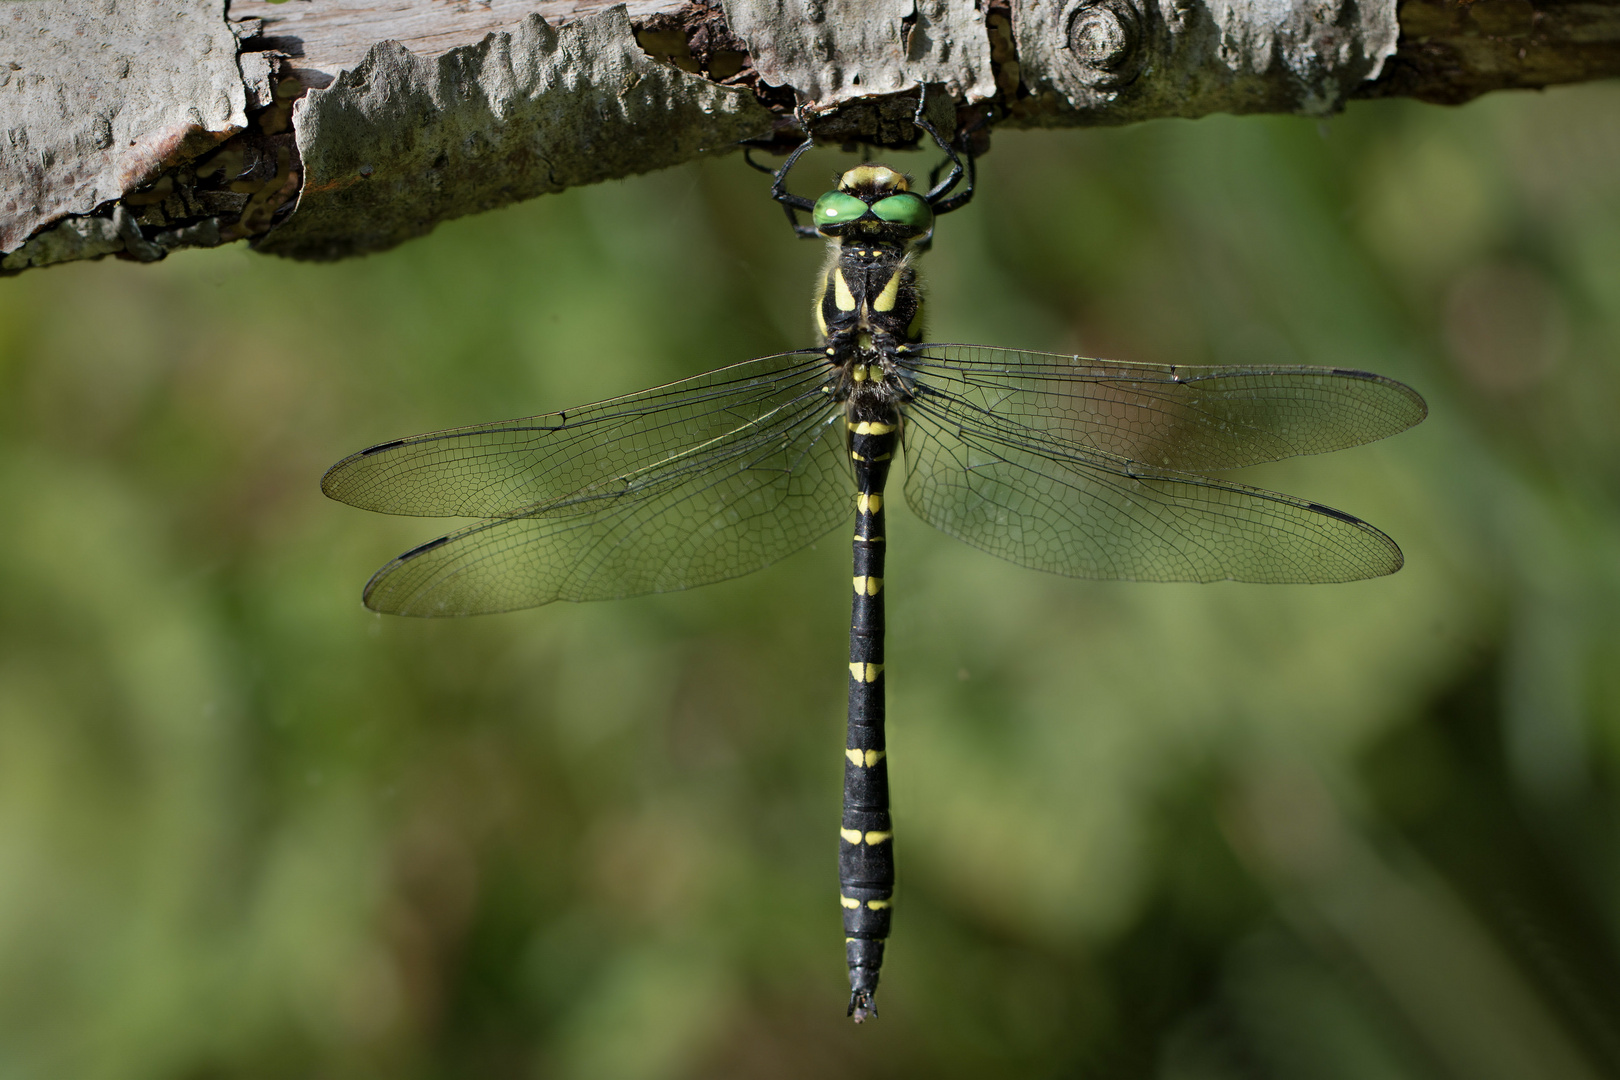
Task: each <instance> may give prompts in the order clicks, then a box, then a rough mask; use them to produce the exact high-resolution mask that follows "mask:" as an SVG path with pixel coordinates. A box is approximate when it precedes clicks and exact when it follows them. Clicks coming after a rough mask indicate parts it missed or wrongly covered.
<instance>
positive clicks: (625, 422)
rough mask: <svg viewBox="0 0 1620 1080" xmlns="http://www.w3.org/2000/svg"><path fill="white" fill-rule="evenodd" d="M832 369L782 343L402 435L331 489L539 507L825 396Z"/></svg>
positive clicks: (380, 507)
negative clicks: (737, 359) (579, 397)
mask: <svg viewBox="0 0 1620 1080" xmlns="http://www.w3.org/2000/svg"><path fill="white" fill-rule="evenodd" d="M828 374H829V371H828V365H827V362H826V359H825V357H824V356H823V355H822V354H821V353H819V352H813V351H812V352H794V353H782V354H780V355H777V356H767V357H764V358H762V359H759V360H750V361H748V362H746V363H742V364H734V365H732V366H731V367H725V368H720V369H719V370H716V371H711V372H708V373H707V374H704V375H699V376H697V377H696V378H692V379H686V380H684V381H682V382H677V383H671V384H669V385H668V386H660V387H655V388H654V389H651V390H643V391H641V392H640V393H636V394H631V395H629V396H627V397H621V398H614V399H612V400H610V401H603V402H598V403H597V404H595V405H586V406H584V407H582V408H579V409H571V410H569V411H567V412H560V413H549V414H547V415H545V416H531V417H527V418H525V419H521V420H507V421H502V422H500V423H496V424H480V425H478V426H476V427H465V428H455V429H452V430H449V431H438V432H433V433H431V434H428V435H417V436H414V437H412V438H409V439H397V440H395V441H393V442H387V443H382V444H379V445H377V446H373V447H370V448H368V449H365V450H362V451H360V452H359V453H358V454H352V455H350V456H349V457H347V458H344V459H343V460H342V461H340V462H338V463H337V464H336V465H334V466H332V468H330V469H329V470H327V473H326V476H325V477H324V478H323V479H322V480H321V490H322V491H324V492H325V493H326V494H327V495H329V496H330V497H332V498H334V499H337V500H338V501H339V502H345V503H348V504H350V505H351V506H358V507H360V508H361V509H364V510H376V511H379V512H381V513H385V514H410V515H418V516H422V517H484V518H493V517H506V516H510V515H514V514H520V513H528V512H532V511H533V510H535V509H539V508H543V507H545V506H547V505H550V504H552V503H555V502H557V501H559V500H564V499H568V498H570V497H574V496H584V495H588V494H589V493H591V492H593V491H611V490H614V489H616V488H622V487H623V486H624V478H625V477H627V476H631V475H634V474H637V473H639V472H641V471H643V470H646V469H650V468H657V467H659V465H660V463H662V462H664V461H665V460H666V459H668V458H671V457H672V456H674V455H679V454H682V453H688V452H691V451H692V449H693V448H694V447H702V446H704V445H706V444H708V443H710V442H712V441H713V440H716V439H723V438H725V437H726V436H727V435H728V434H729V433H731V432H733V431H735V430H737V429H739V428H743V427H746V425H748V424H749V423H751V422H752V421H754V420H755V419H757V418H758V417H760V416H761V415H764V414H768V413H770V412H771V411H772V410H773V409H777V408H781V407H783V406H784V405H786V404H787V403H789V402H793V401H798V400H801V399H814V398H815V397H816V396H817V395H818V393H819V390H820V386H821V384H822V383H823V382H825V381H826V379H827V376H828Z"/></svg>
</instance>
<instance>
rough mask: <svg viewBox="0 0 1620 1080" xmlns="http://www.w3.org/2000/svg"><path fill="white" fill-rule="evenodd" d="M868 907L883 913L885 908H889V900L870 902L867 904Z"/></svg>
mask: <svg viewBox="0 0 1620 1080" xmlns="http://www.w3.org/2000/svg"><path fill="white" fill-rule="evenodd" d="M866 906H867V907H869V908H871V909H872V910H873V911H882V910H883V909H884V908H886V907H888V906H889V901H887V900H868V901H867V902H866Z"/></svg>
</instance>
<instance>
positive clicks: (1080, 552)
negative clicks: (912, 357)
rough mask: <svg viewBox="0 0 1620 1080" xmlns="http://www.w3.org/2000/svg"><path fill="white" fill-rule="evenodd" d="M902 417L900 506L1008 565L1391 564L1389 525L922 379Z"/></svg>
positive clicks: (1363, 568)
mask: <svg viewBox="0 0 1620 1080" xmlns="http://www.w3.org/2000/svg"><path fill="white" fill-rule="evenodd" d="M1015 415H1016V414H1015ZM907 418H908V424H907V427H906V436H905V457H906V481H905V493H906V501H907V502H908V503H909V504H910V505H911V507H912V509H913V510H915V511H916V513H917V515H918V516H919V517H921V518H922V519H923V520H924V521H927V522H928V523H929V524H930V525H933V526H934V527H935V528H937V529H939V530H941V531H942V532H945V533H948V534H949V535H951V536H954V537H956V538H957V539H959V540H962V541H963V542H965V543H967V544H970V545H972V546H973V547H976V548H979V549H980V550H983V551H987V552H989V553H990V554H992V555H996V556H999V557H1001V558H1003V559H1007V560H1009V561H1011V562H1015V563H1018V564H1019V565H1021V566H1028V567H1032V568H1034V569H1037V570H1046V571H1050V572H1052V573H1056V574H1063V575H1065V576H1068V577H1082V578H1105V579H1114V580H1126V581H1220V580H1234V581H1252V582H1273V583H1280V582H1332V581H1354V580H1357V579H1360V578H1368V577H1378V576H1380V575H1383V574H1391V573H1394V572H1395V571H1396V570H1398V569H1400V567H1401V553H1400V549H1399V548H1397V547H1396V546H1395V544H1394V542H1393V541H1392V540H1390V539H1389V537H1387V536H1385V535H1384V534H1383V533H1381V532H1379V531H1378V530H1377V529H1375V528H1373V527H1372V526H1370V525H1368V524H1366V523H1365V522H1363V521H1359V520H1357V519H1356V518H1353V517H1350V516H1349V515H1347V514H1342V513H1340V512H1339V511H1337V510H1332V509H1330V508H1328V507H1325V506H1320V505H1318V504H1316V503H1310V502H1305V501H1303V500H1300V499H1295V498H1292V497H1290V496H1287V495H1279V494H1276V493H1274V492H1269V491H1262V490H1260V489H1258V488H1251V487H1245V486H1243V485H1241V484H1234V483H1229V482H1227V481H1224V480H1215V479H1211V478H1208V477H1202V476H1196V475H1192V474H1189V473H1184V472H1179V471H1176V470H1172V469H1165V468H1160V467H1156V466H1152V465H1146V464H1143V463H1141V462H1138V461H1131V460H1129V459H1127V458H1124V457H1121V456H1119V455H1117V454H1109V453H1104V452H1102V451H1099V450H1095V449H1092V448H1091V447H1090V446H1087V445H1083V444H1080V443H1076V442H1074V441H1071V440H1070V439H1068V438H1065V437H1062V436H1060V435H1057V434H1053V433H1052V432H1050V431H1046V430H1041V429H1039V428H1035V427H1030V426H1028V425H1026V424H1025V423H1023V421H1022V417H1021V416H1017V418H1015V417H1008V416H1002V415H998V414H996V413H994V412H991V411H988V410H986V409H984V408H982V407H980V406H979V405H977V404H971V405H970V404H969V403H967V402H965V401H964V400H963V399H960V398H953V397H950V396H949V395H947V394H945V393H943V392H939V391H934V390H933V389H931V388H928V387H920V388H919V393H918V397H917V400H916V401H914V402H913V403H912V405H911V408H910V409H909V410H908V411H907ZM1097 430H1098V431H1100V432H1101V433H1103V434H1104V435H1106V434H1108V433H1111V432H1117V431H1118V430H1120V429H1119V428H1118V427H1110V426H1108V425H1107V424H1099V425H1097Z"/></svg>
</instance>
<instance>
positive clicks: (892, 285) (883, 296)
mask: <svg viewBox="0 0 1620 1080" xmlns="http://www.w3.org/2000/svg"><path fill="white" fill-rule="evenodd" d="M899 299H900V271H898V270H896V271H895V272H894V274H893V276H891V277H890V278H889V283H888V284H887V285H885V286H883V291H882V292H880V293H878V298H877V299H876V300H874V301H872V310H873V311H893V310H894V305H895V302H896V301H897V300H899Z"/></svg>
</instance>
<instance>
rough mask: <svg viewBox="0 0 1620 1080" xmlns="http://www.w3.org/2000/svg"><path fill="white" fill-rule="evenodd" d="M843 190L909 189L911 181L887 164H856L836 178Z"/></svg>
mask: <svg viewBox="0 0 1620 1080" xmlns="http://www.w3.org/2000/svg"><path fill="white" fill-rule="evenodd" d="M838 186H839V187H840V188H841V189H842V190H844V191H853V190H854V189H855V188H859V187H872V188H876V189H877V190H878V191H910V190H911V183H910V181H908V180H907V179H906V177H905V174H904V173H897V172H895V171H894V170H893V169H891V168H889V167H888V166H887V165H857V166H855V167H854V168H853V169H850V170H848V171H847V172H845V173H844V175H843V176H840V177H839V178H838Z"/></svg>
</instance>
